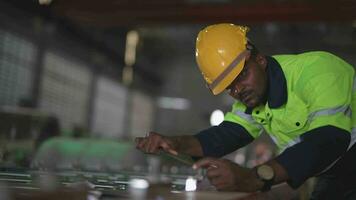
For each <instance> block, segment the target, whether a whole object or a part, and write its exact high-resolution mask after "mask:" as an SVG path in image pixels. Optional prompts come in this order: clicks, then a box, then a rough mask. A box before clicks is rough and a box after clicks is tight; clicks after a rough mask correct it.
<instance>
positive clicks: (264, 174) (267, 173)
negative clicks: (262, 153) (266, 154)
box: [257, 165, 274, 180]
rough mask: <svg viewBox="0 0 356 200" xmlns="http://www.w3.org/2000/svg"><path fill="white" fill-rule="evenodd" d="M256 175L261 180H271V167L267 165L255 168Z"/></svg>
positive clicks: (272, 174)
mask: <svg viewBox="0 0 356 200" xmlns="http://www.w3.org/2000/svg"><path fill="white" fill-rule="evenodd" d="M257 175H258V176H259V177H260V178H261V179H263V180H272V179H273V177H274V171H273V169H272V167H270V166H268V165H261V166H259V167H258V168H257Z"/></svg>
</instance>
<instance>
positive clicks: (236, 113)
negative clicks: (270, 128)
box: [234, 110, 263, 129]
mask: <svg viewBox="0 0 356 200" xmlns="http://www.w3.org/2000/svg"><path fill="white" fill-rule="evenodd" d="M234 113H235V115H238V116H239V117H241V118H242V119H244V120H246V121H247V122H249V123H250V124H254V125H256V126H258V128H262V129H263V126H262V125H261V124H259V123H257V122H256V120H255V119H253V117H252V115H249V114H246V113H245V112H242V111H240V110H236V111H235V112H234Z"/></svg>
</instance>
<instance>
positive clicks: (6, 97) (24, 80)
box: [0, 30, 37, 106]
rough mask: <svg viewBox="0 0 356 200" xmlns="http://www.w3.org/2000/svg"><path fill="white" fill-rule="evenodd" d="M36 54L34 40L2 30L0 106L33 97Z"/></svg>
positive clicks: (0, 44)
mask: <svg viewBox="0 0 356 200" xmlns="http://www.w3.org/2000/svg"><path fill="white" fill-rule="evenodd" d="M36 55H37V47H36V46H35V45H34V44H33V43H32V42H30V41H28V40H26V39H24V38H22V37H20V36H17V35H16V34H14V33H12V32H8V31H4V30H0V106H16V105H17V104H18V103H19V102H20V101H22V100H28V99H31V97H32V95H31V90H32V84H33V71H34V65H35V60H36Z"/></svg>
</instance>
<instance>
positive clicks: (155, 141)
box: [149, 138, 160, 153]
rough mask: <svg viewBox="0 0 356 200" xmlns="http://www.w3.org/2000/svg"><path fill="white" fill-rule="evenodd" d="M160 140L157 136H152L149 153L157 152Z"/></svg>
mask: <svg viewBox="0 0 356 200" xmlns="http://www.w3.org/2000/svg"><path fill="white" fill-rule="evenodd" d="M159 143H160V140H159V139H157V138H152V141H151V143H150V146H149V153H157V151H158V149H159V148H160V145H159Z"/></svg>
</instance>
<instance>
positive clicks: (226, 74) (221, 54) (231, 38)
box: [195, 23, 249, 95]
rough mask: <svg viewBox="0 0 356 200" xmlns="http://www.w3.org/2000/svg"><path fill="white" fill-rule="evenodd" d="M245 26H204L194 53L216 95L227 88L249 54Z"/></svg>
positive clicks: (210, 87)
mask: <svg viewBox="0 0 356 200" xmlns="http://www.w3.org/2000/svg"><path fill="white" fill-rule="evenodd" d="M248 30H249V28H248V27H246V26H238V25H234V24H227V23H223V24H215V25H211V26H208V27H206V28H205V29H203V30H201V31H200V32H199V34H198V37H197V40H196V50H195V57H196V60H197V63H198V66H199V69H200V71H201V73H202V74H203V77H204V79H205V81H206V83H207V86H208V87H209V89H210V90H211V91H212V92H213V94H214V95H217V94H219V93H221V92H222V91H224V90H225V89H226V88H227V87H228V86H229V85H230V84H231V82H232V81H233V80H234V79H235V78H236V77H237V75H239V73H240V72H241V71H242V68H243V66H244V64H245V58H246V56H247V55H248V52H249V51H248V50H247V49H246V45H247V38H246V32H247V31H248Z"/></svg>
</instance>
